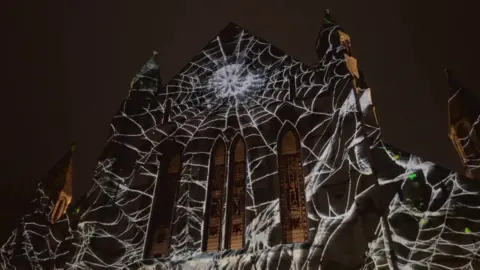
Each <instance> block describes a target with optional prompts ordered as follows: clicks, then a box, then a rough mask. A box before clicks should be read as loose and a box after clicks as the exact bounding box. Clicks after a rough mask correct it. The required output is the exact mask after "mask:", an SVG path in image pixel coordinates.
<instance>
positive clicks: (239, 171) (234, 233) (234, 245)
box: [229, 139, 245, 249]
mask: <svg viewBox="0 0 480 270" xmlns="http://www.w3.org/2000/svg"><path fill="white" fill-rule="evenodd" d="M234 147H235V148H234V150H233V160H232V161H233V164H232V166H230V168H232V169H233V181H232V188H231V189H230V190H231V191H232V193H231V194H232V199H231V211H232V212H231V213H232V214H231V219H229V221H230V222H231V227H230V228H231V232H230V241H229V244H230V249H241V248H243V244H244V232H245V144H244V143H243V140H242V139H239V140H238V141H237V143H236V144H235V146H234Z"/></svg>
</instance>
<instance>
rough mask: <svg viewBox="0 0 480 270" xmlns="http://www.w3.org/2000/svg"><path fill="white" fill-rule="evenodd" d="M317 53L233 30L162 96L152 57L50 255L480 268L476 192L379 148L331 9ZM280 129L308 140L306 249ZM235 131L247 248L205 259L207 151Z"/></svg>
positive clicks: (186, 264)
mask: <svg viewBox="0 0 480 270" xmlns="http://www.w3.org/2000/svg"><path fill="white" fill-rule="evenodd" d="M316 50H317V53H318V55H319V56H321V59H320V61H319V63H318V65H317V66H316V67H315V68H311V67H307V66H306V65H304V64H302V63H300V62H299V61H297V60H295V59H293V58H291V57H289V56H287V55H285V54H284V53H283V52H282V51H280V50H279V49H277V48H275V47H274V46H272V45H270V44H268V43H267V42H265V41H263V40H261V39H259V38H257V37H255V36H254V35H252V34H250V33H248V32H246V31H245V30H243V29H242V28H240V27H238V26H236V25H233V24H230V25H229V26H227V27H226V28H225V29H224V30H223V31H222V32H221V33H220V34H219V35H218V36H217V37H215V38H214V39H213V40H212V41H211V42H210V43H209V44H208V45H207V46H206V47H205V48H204V49H203V50H202V51H201V52H200V54H198V55H197V56H195V57H194V58H193V60H192V61H191V62H190V63H189V64H188V65H187V66H186V67H185V68H184V69H183V70H182V71H181V72H180V73H179V74H178V75H177V76H175V77H174V78H173V79H172V80H171V81H170V82H169V83H168V84H167V85H166V86H165V87H163V88H161V82H160V77H159V67H158V65H157V64H156V62H155V59H154V58H151V59H150V60H149V61H148V62H147V63H146V64H145V65H144V67H143V68H142V69H141V71H140V72H139V73H138V74H137V75H136V76H135V78H134V79H133V81H132V86H131V90H130V92H129V94H128V97H127V99H126V100H125V101H124V103H123V104H122V106H121V108H120V110H119V112H118V113H117V114H116V116H115V117H114V119H113V120H112V123H111V135H110V137H109V138H108V140H107V144H106V146H105V149H104V152H103V153H102V156H101V157H100V159H99V161H98V164H97V168H96V171H95V175H94V185H93V187H92V189H91V190H90V191H89V192H88V194H87V195H86V196H85V197H84V199H83V200H82V202H81V203H80V204H79V208H78V209H79V210H78V215H79V219H80V220H79V221H78V225H77V226H73V225H72V223H75V224H76V223H77V222H71V220H72V217H73V215H72V214H71V213H69V214H67V216H66V218H65V220H66V221H68V222H69V223H70V228H72V229H71V230H70V233H71V236H69V237H67V238H65V240H64V241H63V242H62V243H61V245H62V246H63V248H61V249H52V248H50V249H49V251H48V252H50V253H49V255H48V256H47V257H48V258H50V259H52V258H53V261H55V265H56V267H58V268H62V267H63V268H66V269H92V268H93V269H124V268H128V269H139V268H142V267H145V269H155V268H156V269H176V268H181V269H217V268H222V269H280V268H281V269H283V268H290V269H319V268H321V269H352V268H355V269H384V268H390V269H408V267H410V269H423V268H429V267H430V268H432V269H475V268H477V267H478V246H479V244H478V224H477V223H478V220H479V219H478V215H479V214H476V213H477V212H478V207H479V205H480V203H479V202H478V199H476V198H477V197H478V191H479V188H478V187H476V186H475V184H472V182H466V181H465V180H464V179H462V178H461V177H460V176H458V175H457V174H454V173H452V172H450V171H448V170H445V169H441V168H439V167H438V166H435V165H433V164H432V163H429V162H425V161H422V160H420V159H419V158H417V157H414V156H412V155H410V154H407V153H405V152H402V151H400V150H396V149H394V148H393V147H390V146H388V145H386V144H384V143H383V142H382V140H381V132H380V128H379V125H378V123H377V120H376V118H375V113H374V106H373V103H372V97H371V95H372V93H371V90H370V89H369V88H368V86H367V85H366V83H365V79H364V76H363V74H361V72H357V67H356V65H352V61H354V59H353V58H351V56H350V40H349V38H348V36H346V34H345V33H344V32H343V30H342V29H341V28H340V27H339V26H338V25H337V24H336V23H335V22H334V21H333V20H331V18H330V16H329V15H328V14H327V15H326V17H325V20H324V25H323V28H322V31H321V33H320V36H319V38H318V41H317V44H316ZM284 130H293V131H295V132H296V133H297V134H298V136H299V138H300V146H301V154H302V156H301V157H302V167H303V173H304V178H305V197H306V201H307V210H308V227H309V242H308V243H296V244H288V245H285V244H283V245H282V243H281V239H282V231H281V230H282V227H281V224H280V223H281V218H280V215H281V213H280V201H279V196H278V193H276V192H275V186H278V185H279V184H278V182H279V175H278V152H279V143H278V142H279V134H282V132H283V131H284ZM239 137H241V138H243V139H244V141H245V147H246V149H247V159H246V162H247V164H246V172H245V174H246V183H245V186H246V194H247V196H246V211H245V222H246V228H245V248H244V249H241V250H222V251H219V252H216V253H205V252H202V241H203V239H205V237H206V235H204V232H205V222H204V219H205V214H206V210H207V202H206V201H207V190H208V181H207V180H208V178H209V173H210V164H211V162H210V159H211V158H210V156H211V153H212V148H213V147H214V145H215V144H216V143H218V142H219V141H220V140H221V141H223V142H224V143H225V144H226V146H227V149H230V146H231V144H232V143H233V142H234V141H235V140H236V139H237V138H239ZM175 145H176V146H179V148H180V149H182V161H183V166H182V171H181V179H180V183H179V188H178V194H177V196H176V203H175V207H174V219H173V222H172V232H171V243H170V252H169V254H168V256H167V257H165V258H160V259H152V260H144V255H145V254H147V253H148V252H147V251H148V249H149V248H150V246H149V245H151V243H149V238H151V234H152V231H154V230H155V229H156V228H155V226H156V225H155V224H154V222H153V221H152V220H153V219H152V217H153V216H154V215H155V214H156V213H155V211H156V209H155V208H154V207H153V205H155V197H156V196H165V195H166V194H164V193H162V191H163V190H162V188H161V187H162V186H161V185H160V184H159V183H161V181H164V179H162V178H161V177H159V175H160V168H161V167H162V166H163V165H164V164H163V160H164V157H165V156H168V153H167V152H168V151H169V148H173V147H174V146H175ZM176 146H175V147H176ZM228 155H230V152H228V153H227V156H228ZM475 196H477V197H475ZM226 208H227V205H226V204H224V205H223V209H226ZM222 212H223V211H222ZM386 213H388V214H386ZM404 220H406V221H404ZM425 220H426V221H425ZM62 222H63V221H62ZM223 222H224V223H225V220H224V221H223ZM39 223H40V222H39ZM419 224H421V225H419ZM37 231H38V230H37V229H30V230H27V231H26V232H24V234H27V235H28V234H35V233H37ZM412 232H413V233H414V235H412ZM43 235H45V234H43ZM12 237H13V238H15V236H12ZM222 238H223V239H221V243H225V242H226V239H225V236H224V234H222ZM372 240H373V241H372ZM10 242H11V243H13V242H14V240H11V241H10ZM352 243H354V244H352ZM11 246H12V245H7V248H4V247H5V245H4V247H2V257H4V255H3V254H11V253H14V251H12V250H13V249H12V248H11ZM26 246H28V245H26ZM51 250H53V251H51ZM60 254H61V255H62V256H60ZM8 256H10V255H8ZM8 256H5V257H8ZM60 257H61V258H60ZM447 257H448V259H447ZM3 260H8V259H3ZM28 260H31V261H35V260H39V259H36V258H34V257H30V258H29V259H28ZM462 267H463V268H462ZM32 268H34V267H32ZM37 268H38V267H37Z"/></svg>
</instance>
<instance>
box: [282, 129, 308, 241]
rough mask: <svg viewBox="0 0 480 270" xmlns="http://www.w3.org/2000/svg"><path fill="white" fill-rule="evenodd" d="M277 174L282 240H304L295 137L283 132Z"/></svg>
mask: <svg viewBox="0 0 480 270" xmlns="http://www.w3.org/2000/svg"><path fill="white" fill-rule="evenodd" d="M280 143H281V145H280V155H279V162H278V163H279V177H280V210H281V217H282V229H283V243H285V244H288V243H303V242H305V241H307V239H308V227H307V211H306V200H305V183H304V179H303V171H302V161H301V157H300V147H299V145H298V144H299V143H298V137H297V136H296V135H295V134H294V133H293V132H292V131H288V132H286V133H285V134H284V135H283V137H281V140H280Z"/></svg>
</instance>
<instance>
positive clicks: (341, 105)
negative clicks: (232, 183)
mask: <svg viewBox="0 0 480 270" xmlns="http://www.w3.org/2000/svg"><path fill="white" fill-rule="evenodd" d="M339 30H341V29H340V28H339V27H338V26H337V25H336V24H335V23H334V22H333V21H331V19H329V18H328V17H327V18H326V20H325V24H324V29H323V31H322V35H321V39H322V40H321V41H320V42H319V48H318V50H319V52H320V54H321V55H322V56H323V58H322V60H321V61H320V62H319V64H318V66H317V67H316V70H313V69H311V68H308V67H307V66H305V65H303V64H302V63H300V62H298V61H296V60H294V59H292V58H291V57H288V56H286V55H285V54H283V53H282V52H281V51H280V50H278V49H276V48H274V47H273V46H271V45H270V44H268V43H266V42H264V41H262V40H260V39H258V38H257V37H255V36H252V35H250V34H249V33H247V32H246V31H245V30H243V29H241V28H239V27H237V26H235V25H230V26H228V27H227V28H226V29H225V30H223V31H222V32H221V33H220V35H219V37H217V38H215V39H213V41H212V42H211V43H210V44H209V45H208V46H207V47H206V48H205V49H204V50H203V51H202V52H201V53H200V54H199V55H197V56H196V57H195V58H194V59H193V60H192V62H191V63H190V64H189V65H187V66H186V67H185V68H184V69H183V71H181V72H180V74H179V75H177V76H176V77H174V78H173V79H172V81H171V82H170V83H168V84H167V86H166V87H165V91H164V92H160V93H159V95H158V98H157V100H158V102H159V103H160V104H164V103H165V102H166V100H167V99H170V100H172V109H171V115H170V119H171V121H172V122H173V123H174V124H175V126H176V127H177V128H176V129H175V131H174V132H173V133H171V134H170V135H169V138H168V139H170V138H173V139H174V140H175V141H176V142H177V143H179V144H181V145H183V146H184V147H185V150H184V152H183V155H184V160H185V163H184V169H183V170H184V172H189V173H185V175H184V176H183V177H182V179H181V183H180V195H179V196H178V200H177V206H176V210H175V211H176V214H175V220H174V222H173V224H174V230H173V232H172V243H171V253H170V257H169V258H168V259H166V260H165V262H164V263H165V264H163V263H160V264H162V267H167V268H169V267H174V266H175V265H177V266H178V264H179V263H181V262H182V261H184V260H186V259H188V258H196V257H197V256H200V257H204V254H203V253H202V241H204V239H205V237H204V233H203V232H204V229H205V228H204V226H205V225H204V223H203V220H204V216H205V211H206V210H207V207H206V204H205V202H206V198H207V190H208V184H207V182H208V181H207V179H208V174H209V171H208V168H209V158H208V157H209V155H210V152H211V149H212V147H213V145H214V142H215V141H216V139H217V138H223V140H224V141H226V142H227V145H229V143H230V142H232V139H233V138H234V137H235V136H238V135H240V136H242V137H243V138H244V139H245V143H246V148H247V153H248V155H247V156H248V158H247V172H246V173H247V183H246V189H247V190H246V191H247V203H246V204H247V205H246V210H247V214H246V222H247V225H246V230H245V231H246V236H245V237H246V239H245V241H246V245H245V248H244V249H242V250H238V251H231V250H228V249H227V250H225V251H222V252H221V253H219V254H217V255H215V256H213V257H211V259H209V260H210V261H209V260H207V261H208V262H209V264H211V265H212V266H211V267H213V265H215V264H218V265H224V264H225V265H231V267H237V266H239V265H243V264H246V265H251V264H252V263H254V264H257V265H258V266H257V267H260V268H259V269H277V265H276V263H271V262H268V263H267V261H269V260H270V259H271V258H270V256H273V257H274V258H276V259H273V260H279V259H280V258H281V260H282V261H283V260H285V262H284V263H286V264H288V265H290V264H291V265H298V266H305V267H306V266H308V267H309V268H315V267H317V268H318V266H319V265H320V260H319V259H316V258H323V260H324V261H325V262H330V261H335V260H338V261H339V262H341V261H342V260H344V259H345V257H346V256H341V258H336V259H335V258H334V257H335V256H336V254H337V251H336V250H335V249H334V248H331V245H330V244H327V242H328V241H329V238H330V237H331V236H332V235H335V234H336V233H337V232H338V231H344V230H347V231H348V229H349V228H351V226H352V225H353V222H344V221H345V220H346V219H349V218H353V217H355V216H357V215H358V214H357V213H356V212H355V211H352V209H353V208H352V207H353V206H354V205H355V200H356V197H357V196H358V195H359V194H362V193H368V190H369V189H370V188H371V187H372V185H373V184H374V183H375V178H374V177H373V176H372V175H371V170H370V169H369V164H370V163H369V161H368V160H367V157H366V156H365V153H364V152H365V151H368V145H365V143H364V135H362V134H363V131H362V126H361V121H360V118H359V116H360V114H359V110H357V108H359V107H358V106H357V103H356V102H355V100H356V94H355V92H354V91H355V87H354V84H353V76H352V75H351V74H350V72H349V70H348V68H347V66H346V63H345V56H344V55H345V53H346V52H347V51H348V48H347V47H346V45H345V44H342V43H340V41H339V34H338V31H339ZM322 46H323V47H322ZM292 78H293V80H292ZM292 81H293V83H294V84H295V87H294V88H295V91H294V92H295V93H294V95H295V96H294V97H291V95H292V91H291V90H290V82H292ZM262 84H263V85H262ZM287 127H290V128H291V129H293V130H294V131H296V132H297V133H298V134H299V136H300V141H301V147H302V157H303V167H304V172H307V173H306V174H305V181H306V186H307V187H306V195H307V196H306V197H307V204H308V207H309V208H308V217H309V224H310V226H309V227H310V237H311V242H310V243H309V244H303V245H299V244H295V245H280V244H281V239H282V233H281V224H280V207H279V199H278V193H277V194H276V193H275V192H272V187H274V186H275V185H278V181H279V180H278V176H277V170H278V167H277V160H278V156H277V152H278V139H279V138H278V134H279V133H281V132H280V131H281V130H282V129H283V128H287ZM157 133H160V134H165V133H167V132H166V131H163V130H161V129H158V131H157ZM164 140H167V139H166V138H164ZM161 143H162V142H161V141H158V144H161ZM193 171H195V173H194V174H192V173H191V172H193ZM362 173H366V174H367V175H363V174H362ZM273 190H275V188H273ZM226 208H227V205H224V206H223V209H226ZM372 218H373V219H375V218H376V220H377V221H378V216H377V217H369V219H372ZM367 230H368V229H367ZM372 234H373V228H372ZM222 235H223V236H224V234H222ZM345 235H349V234H348V233H347V234H345ZM335 237H336V238H342V237H343V236H335ZM221 242H222V243H224V242H226V241H225V239H223V240H222V241H221ZM346 243H347V242H344V245H343V246H345V244H346ZM362 244H363V245H364V246H365V248H364V249H363V250H362V251H361V252H360V254H353V255H351V257H352V259H351V260H352V261H355V262H356V263H357V264H358V263H362V261H363V257H362V255H363V252H364V251H365V250H366V248H367V245H366V244H367V242H366V241H363V242H362V243H359V245H362ZM203 245H204V244H203ZM327 246H328V247H327ZM203 248H204V246H203ZM232 252H233V253H232ZM292 252H293V253H292ZM357 253H358V252H357ZM229 254H237V255H236V256H234V257H230V256H229ZM269 254H270V255H269ZM289 254H290V255H289ZM240 255H241V256H240ZM292 255H293V256H294V257H293V258H292V257H291V256H292ZM200 257H199V258H200ZM212 258H218V262H217V259H213V260H212ZM220 258H222V259H220ZM192 263H193V262H192ZM189 264H190V263H189ZM260 265H261V266H260ZM267 265H268V266H267ZM182 267H183V266H182ZM185 267H187V266H186V265H185ZM247 267H249V266H247Z"/></svg>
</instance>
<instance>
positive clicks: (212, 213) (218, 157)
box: [207, 142, 225, 251]
mask: <svg viewBox="0 0 480 270" xmlns="http://www.w3.org/2000/svg"><path fill="white" fill-rule="evenodd" d="M214 149H215V150H214V160H213V166H212V170H211V173H210V183H209V190H210V191H209V196H210V198H209V200H210V201H209V211H208V231H207V236H208V240H207V251H218V250H219V249H220V241H221V233H222V208H223V207H222V205H223V200H224V198H223V191H224V187H225V145H224V144H223V142H222V143H218V144H217V145H216V146H215V148H214Z"/></svg>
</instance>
